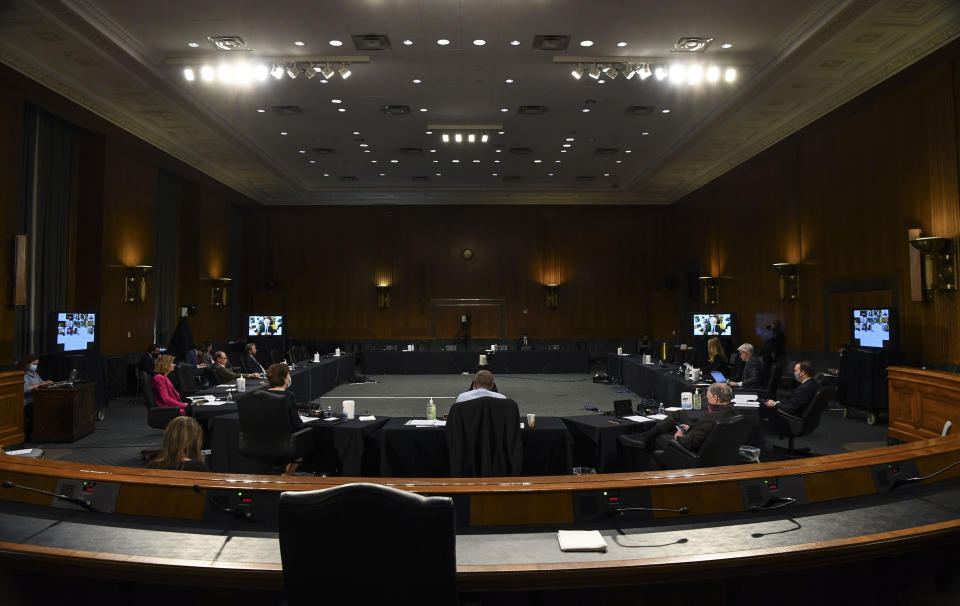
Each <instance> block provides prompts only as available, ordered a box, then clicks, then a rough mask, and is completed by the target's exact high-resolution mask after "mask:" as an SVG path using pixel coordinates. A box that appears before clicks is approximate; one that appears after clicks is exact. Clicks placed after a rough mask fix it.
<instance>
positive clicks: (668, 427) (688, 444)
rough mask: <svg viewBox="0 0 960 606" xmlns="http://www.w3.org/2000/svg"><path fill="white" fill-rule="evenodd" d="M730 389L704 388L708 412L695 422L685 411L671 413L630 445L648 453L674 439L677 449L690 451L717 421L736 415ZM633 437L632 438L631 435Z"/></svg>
mask: <svg viewBox="0 0 960 606" xmlns="http://www.w3.org/2000/svg"><path fill="white" fill-rule="evenodd" d="M732 400H733V389H732V388H731V387H730V386H729V385H727V384H726V383H714V384H713V385H711V386H710V387H708V388H707V408H708V412H707V414H705V415H702V416H700V417H699V418H698V419H697V420H696V421H690V418H689V417H687V413H686V412H685V411H682V410H681V411H677V412H671V413H670V414H669V415H667V418H666V419H663V420H662V421H658V422H657V424H656V425H654V426H653V428H652V429H648V430H647V431H645V432H643V433H641V434H639V435H638V436H636V439H635V440H634V442H635V443H636V442H639V444H638V446H640V447H641V448H644V449H645V450H646V451H647V452H648V453H649V452H653V451H654V450H663V449H665V448H666V447H667V444H668V443H669V442H670V440H676V441H677V442H679V443H680V445H681V446H683V447H684V448H687V449H688V450H692V451H694V452H696V451H698V450H699V449H700V446H701V445H702V444H703V443H704V441H705V440H706V439H707V436H708V435H709V434H710V432H711V431H712V430H713V428H714V427H715V426H716V423H717V421H719V420H721V419H726V418H728V417H732V416H734V415H736V414H737V413H736V411H735V410H734V409H733V407H732V406H731V405H730V402H731V401H732ZM631 437H634V436H631Z"/></svg>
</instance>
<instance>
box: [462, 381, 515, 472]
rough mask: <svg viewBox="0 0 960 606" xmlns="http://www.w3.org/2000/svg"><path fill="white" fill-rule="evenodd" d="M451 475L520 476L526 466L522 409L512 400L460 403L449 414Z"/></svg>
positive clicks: (477, 400)
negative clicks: (521, 432)
mask: <svg viewBox="0 0 960 606" xmlns="http://www.w3.org/2000/svg"><path fill="white" fill-rule="evenodd" d="M446 431H447V450H448V451H449V454H450V475H451V477H455V478H457V477H491V476H518V475H520V474H521V472H522V469H523V439H522V437H521V435H520V409H519V408H518V407H517V403H516V402H514V401H513V400H510V399H505V398H494V397H483V398H475V399H473V400H468V401H466V402H458V403H456V404H454V405H453V406H452V407H450V413H449V414H448V415H447V427H446Z"/></svg>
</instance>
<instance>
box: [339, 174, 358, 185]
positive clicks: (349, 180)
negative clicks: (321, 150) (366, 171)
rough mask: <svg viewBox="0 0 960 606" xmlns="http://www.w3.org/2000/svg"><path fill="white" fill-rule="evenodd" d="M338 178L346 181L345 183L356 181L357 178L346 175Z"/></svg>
mask: <svg viewBox="0 0 960 606" xmlns="http://www.w3.org/2000/svg"><path fill="white" fill-rule="evenodd" d="M340 180H341V181H344V182H346V183H353V182H355V181H357V180H358V179H357V178H356V177H346V176H345V177H340Z"/></svg>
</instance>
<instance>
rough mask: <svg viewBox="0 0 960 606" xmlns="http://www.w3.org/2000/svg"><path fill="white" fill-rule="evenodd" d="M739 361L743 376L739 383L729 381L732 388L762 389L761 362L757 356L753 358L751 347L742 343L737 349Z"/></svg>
mask: <svg viewBox="0 0 960 606" xmlns="http://www.w3.org/2000/svg"><path fill="white" fill-rule="evenodd" d="M737 353H739V354H740V359H741V360H743V374H742V375H741V377H740V380H739V381H730V385H732V386H733V387H746V388H753V389H763V388H764V385H763V361H762V359H761V358H760V357H759V356H755V355H754V352H753V345H751V344H749V343H744V344H743V345H741V346H740V347H738V348H737Z"/></svg>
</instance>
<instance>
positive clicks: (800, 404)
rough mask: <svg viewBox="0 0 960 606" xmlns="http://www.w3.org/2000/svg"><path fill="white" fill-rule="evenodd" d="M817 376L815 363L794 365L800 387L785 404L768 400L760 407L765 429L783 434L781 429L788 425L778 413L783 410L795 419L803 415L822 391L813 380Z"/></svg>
mask: <svg viewBox="0 0 960 606" xmlns="http://www.w3.org/2000/svg"><path fill="white" fill-rule="evenodd" d="M815 374H817V371H816V369H815V368H814V367H813V362H806V361H804V362H797V363H796V365H794V367H793V377H794V378H795V379H796V380H797V383H799V384H800V385H799V386H798V387H797V388H796V389H794V390H793V393H791V394H790V397H789V398H787V399H786V400H784V401H783V402H775V401H773V400H767V401H766V402H764V404H763V406H761V407H760V421H761V423H762V425H763V426H764V428H765V429H771V430H773V431H777V432H778V433H783V432H782V431H780V429H781V428H782V427H784V426H785V425H786V422H785V421H784V420H783V419H781V418H780V415H779V414H777V411H780V410H782V411H783V412H785V413H787V414H789V415H793V416H795V417H799V416H801V415H802V414H803V411H804V410H806V408H807V406H808V405H809V404H810V402H812V401H813V398H814V396H816V395H817V392H818V391H820V384H819V383H817V382H816V381H815V380H814V379H813V376H814V375H815Z"/></svg>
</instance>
